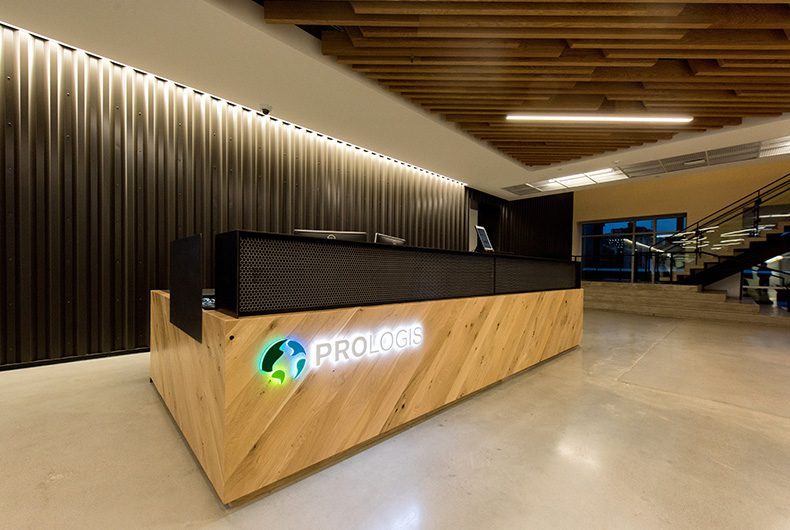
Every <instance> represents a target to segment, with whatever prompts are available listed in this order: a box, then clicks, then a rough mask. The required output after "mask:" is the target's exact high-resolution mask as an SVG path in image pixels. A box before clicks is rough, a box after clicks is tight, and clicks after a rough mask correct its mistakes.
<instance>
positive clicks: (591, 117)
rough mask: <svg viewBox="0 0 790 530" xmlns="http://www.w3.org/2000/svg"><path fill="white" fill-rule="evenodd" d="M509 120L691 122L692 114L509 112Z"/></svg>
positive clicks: (507, 118)
mask: <svg viewBox="0 0 790 530" xmlns="http://www.w3.org/2000/svg"><path fill="white" fill-rule="evenodd" d="M505 119H506V120H508V121H549V122H589V123H691V122H692V121H693V120H694V118H693V117H691V116H626V115H619V114H609V115H606V114H579V115H567V114H565V115H564V114H508V115H507V116H505Z"/></svg>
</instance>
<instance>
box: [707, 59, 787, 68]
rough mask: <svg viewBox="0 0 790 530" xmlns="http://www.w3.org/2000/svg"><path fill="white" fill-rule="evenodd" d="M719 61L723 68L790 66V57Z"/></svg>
mask: <svg viewBox="0 0 790 530" xmlns="http://www.w3.org/2000/svg"><path fill="white" fill-rule="evenodd" d="M717 62H718V63H719V66H721V67H722V68H790V59H788V60H785V61H783V60H781V59H768V60H758V59H748V60H745V59H719V60H718V61H717Z"/></svg>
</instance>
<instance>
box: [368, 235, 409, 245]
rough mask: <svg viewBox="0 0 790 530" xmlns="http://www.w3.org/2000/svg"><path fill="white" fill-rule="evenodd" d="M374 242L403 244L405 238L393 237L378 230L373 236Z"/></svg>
mask: <svg viewBox="0 0 790 530" xmlns="http://www.w3.org/2000/svg"><path fill="white" fill-rule="evenodd" d="M373 242H374V243H379V244H381V245H405V244H406V240H405V239H403V238H402V237H395V236H390V235H387V234H382V233H380V232H376V236H375V237H374V238H373Z"/></svg>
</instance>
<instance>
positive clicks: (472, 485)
mask: <svg viewBox="0 0 790 530" xmlns="http://www.w3.org/2000/svg"><path fill="white" fill-rule="evenodd" d="M0 527H2V528H113V529H115V528H144V527H154V528H173V527H199V528H202V527H209V528H278V529H279V528H294V529H312V528H320V529H323V528H330V529H334V528H339V529H344V530H345V529H356V528H364V529H368V528H372V529H390V528H393V529H394V528H397V529H412V528H431V529H433V528H440V529H444V528H448V529H466V528H470V529H488V528H507V529H509V528H517V529H520V528H607V529H610V528H640V529H642V528H739V529H740V528H790V331H788V330H786V329H779V328H772V327H760V326H748V325H735V324H719V323H712V322H701V321H684V320H673V319H663V318H653V317H642V316H637V315H627V314H618V313H608V312H602V311H588V312H587V314H586V323H585V337H584V343H583V346H582V347H581V348H578V349H576V350H573V351H571V352H568V353H567V354H565V355H563V356H561V357H559V358H557V359H554V360H552V361H549V362H547V363H544V364H543V365H541V366H538V367H537V368H535V369H533V370H530V371H528V372H526V373H524V374H522V375H519V376H517V377H514V378H512V379H510V380H508V381H507V382H505V383H504V384H501V385H498V386H496V387H494V388H492V389H490V390H488V391H486V392H483V393H481V394H479V395H477V396H475V397H473V398H471V399H468V400H466V401H464V402H462V403H460V404H459V405H457V406H454V407H451V408H449V409H448V410H446V411H445V412H443V413H441V414H439V415H437V416H434V417H433V418H431V419H430V420H428V421H425V422H423V423H421V424H419V425H417V426H415V427H413V428H412V429H410V430H408V431H405V432H403V433H401V434H399V435H397V436H395V437H393V438H390V439H389V440H386V441H384V442H382V443H380V444H378V445H376V446H374V447H372V448H369V449H368V450H366V451H364V452H362V453H360V454H357V455H355V456H353V457H351V458H349V459H347V460H345V461H343V462H341V463H339V464H337V465H335V466H332V467H330V468H327V469H325V470H323V471H321V472H319V473H317V474H314V475H312V476H310V477H308V478H305V479H304V480H301V481H300V482H297V483H295V484H293V485H291V486H289V487H287V488H285V489H282V490H280V491H277V492H275V493H273V494H270V495H268V496H266V497H262V498H259V499H257V500H254V501H252V502H249V503H247V504H244V505H242V506H239V507H236V508H232V509H229V510H228V509H226V508H225V507H223V506H222V505H221V504H220V503H219V501H218V500H217V498H216V497H215V496H214V494H213V493H212V491H211V488H210V486H209V484H208V482H207V481H206V479H205V478H204V476H203V474H202V472H201V471H200V469H199V468H198V466H197V464H196V463H195V460H194V459H193V458H192V455H191V453H190V452H189V450H188V449H187V447H186V446H185V445H184V443H183V441H182V439H181V438H180V436H179V433H178V431H177V430H176V428H175V426H174V425H173V423H172V422H171V420H170V417H169V415H168V413H167V412H166V410H165V409H164V407H163V405H162V403H161V402H160V400H159V398H158V397H157V394H156V392H155V390H154V388H153V387H152V386H151V385H150V384H149V382H148V355H147V354H140V355H130V356H124V357H115V358H109V359H100V360H94V361H83V362H79V363H70V364H61V365H56V366H49V367H41V368H33V369H27V370H17V371H13V372H5V373H0Z"/></svg>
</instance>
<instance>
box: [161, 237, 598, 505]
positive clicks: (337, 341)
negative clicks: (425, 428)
mask: <svg viewBox="0 0 790 530" xmlns="http://www.w3.org/2000/svg"><path fill="white" fill-rule="evenodd" d="M216 253H217V268H216V271H217V281H216V288H217V293H216V296H217V304H218V305H219V306H222V309H218V310H210V311H203V312H202V342H199V341H197V340H195V339H193V338H192V337H190V336H189V335H188V334H186V333H184V332H183V331H181V330H180V329H179V328H178V327H176V326H174V325H173V324H171V323H170V314H169V313H170V296H169V294H168V293H167V292H163V291H153V292H152V293H151V379H152V380H153V383H154V385H155V386H156V388H157V390H158V391H159V393H160V395H161V396H162V398H163V401H164V403H165V404H166V406H167V407H168V409H169V410H170V412H171V414H172V416H173V418H174V420H175V422H176V423H177V424H178V426H179V428H180V429H181V431H182V433H183V434H184V438H185V439H186V440H187V442H188V443H189V445H190V447H191V448H192V451H193V452H194V454H195V457H196V458H197V460H198V461H199V462H200V464H201V466H202V467H203V469H204V470H205V472H206V475H207V476H208V478H209V480H210V481H211V483H212V485H213V486H214V488H215V490H216V492H217V494H218V496H219V497H220V499H221V500H222V501H223V502H224V503H231V502H233V501H236V500H239V499H241V498H244V497H248V496H250V495H253V494H258V493H261V492H264V491H267V490H271V489H272V488H276V487H278V486H279V485H282V484H284V483H287V482H288V481H291V480H294V479H295V478H298V477H300V476H302V475H304V474H305V473H309V472H311V471H314V470H316V469H318V468H320V467H322V466H325V465H327V464H330V463H332V462H334V461H336V460H337V459H339V458H342V457H344V456H347V455H349V454H352V453H353V452H354V451H357V450H359V449H361V448H364V447H365V446H367V445H369V444H371V443H373V442H375V441H377V440H379V439H381V438H382V437H385V436H387V435H390V434H392V433H394V432H397V431H398V430H399V429H403V428H405V427H407V426H408V425H410V424H412V423H413V422H415V421H417V420H419V419H420V418H424V417H426V416H428V415H430V414H431V413H434V412H436V411H438V410H440V409H441V408H443V407H445V406H447V405H449V404H451V403H453V402H455V401H457V400H459V399H461V398H463V397H465V396H468V395H470V394H472V393H474V392H477V391H479V390H481V389H484V388H486V387H488V386H490V385H492V384H494V383H497V382H499V381H501V380H502V379H504V378H506V377H508V376H510V375H513V374H515V373H518V372H520V371H522V370H524V369H526V368H529V367H530V366H533V365H535V364H537V363H539V362H540V361H542V360H545V359H548V358H550V357H552V356H554V355H557V354H559V353H561V352H563V351H566V350H568V349H570V348H573V347H574V346H577V345H578V344H579V342H580V340H581V334H582V303H583V298H582V291H581V289H579V288H578V269H577V267H576V266H575V265H574V264H573V263H571V262H562V261H549V260H531V259H528V258H517V257H513V256H496V255H481V254H472V253H465V252H449V251H438V250H427V249H412V248H404V247H382V246H378V245H370V244H364V243H348V242H340V241H335V242H332V241H323V240H309V239H303V238H294V237H290V236H278V235H273V234H260V233H252V232H232V233H229V234H222V235H220V236H218V238H217V245H216ZM530 270H531V271H533V272H535V273H538V272H539V273H541V274H542V277H541V278H537V277H534V276H533V277H523V278H522V277H520V276H521V275H522V274H523V273H524V271H530ZM497 276H498V277H499V278H498V279H497ZM552 278H553V279H552ZM353 282H359V284H354V283H353Z"/></svg>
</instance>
